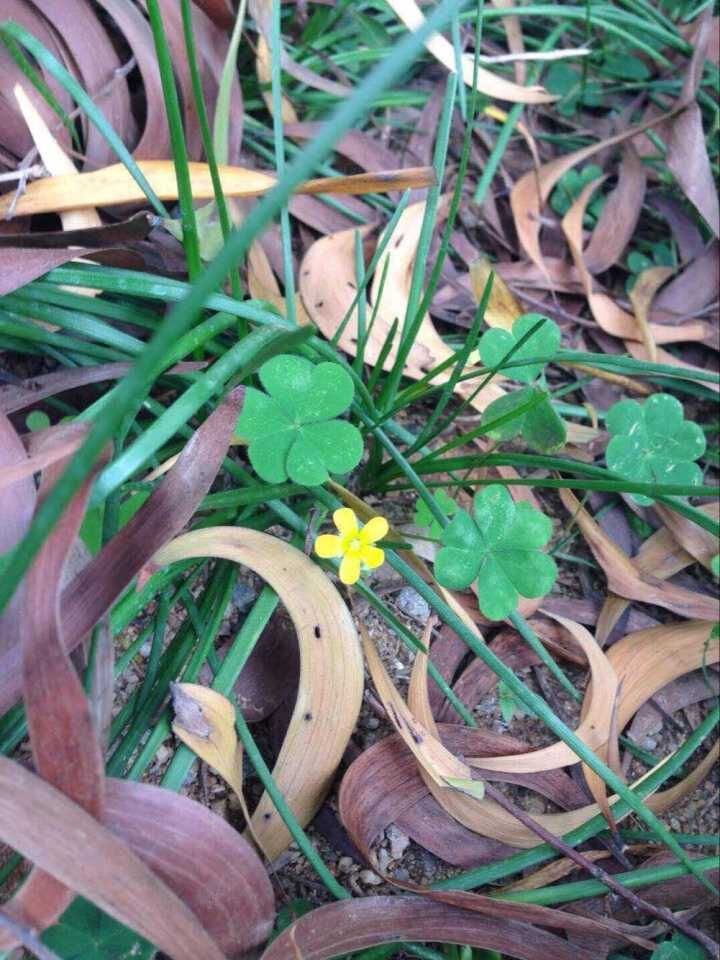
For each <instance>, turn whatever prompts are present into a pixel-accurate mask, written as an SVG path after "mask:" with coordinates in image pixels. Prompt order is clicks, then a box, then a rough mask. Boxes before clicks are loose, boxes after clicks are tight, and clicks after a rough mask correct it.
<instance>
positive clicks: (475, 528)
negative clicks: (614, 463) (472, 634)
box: [435, 484, 557, 620]
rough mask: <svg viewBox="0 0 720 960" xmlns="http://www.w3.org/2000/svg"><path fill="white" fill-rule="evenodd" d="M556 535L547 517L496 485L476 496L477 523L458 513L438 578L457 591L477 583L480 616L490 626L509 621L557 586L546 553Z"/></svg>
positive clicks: (447, 535) (445, 541)
mask: <svg viewBox="0 0 720 960" xmlns="http://www.w3.org/2000/svg"><path fill="white" fill-rule="evenodd" d="M551 533H552V524H551V522H550V519H549V518H548V517H546V516H545V514H543V513H540V511H539V510H536V509H535V508H534V507H532V506H531V505H530V504H529V503H525V502H524V501H521V502H520V503H515V501H514V500H513V499H512V497H511V496H510V494H509V493H508V491H507V489H506V488H505V487H503V486H501V485H500V484H491V485H490V486H487V487H484V488H483V489H482V490H481V491H480V492H479V493H476V494H475V497H474V499H473V516H472V517H471V516H470V515H469V514H468V513H466V512H465V511H464V510H460V509H458V512H457V513H456V514H455V516H454V517H453V518H452V520H451V521H450V523H449V524H448V525H447V527H446V528H445V529H444V530H443V532H442V537H441V540H442V542H443V544H444V546H443V547H442V549H441V550H440V551H439V552H438V555H437V558H436V560H435V576H436V578H437V581H438V583H440V584H442V585H443V586H444V587H448V588H449V589H451V590H464V589H465V588H466V587H469V586H470V584H471V583H472V582H473V581H474V580H476V581H477V587H476V589H477V594H478V600H479V604H480V610H481V611H482V612H483V614H484V615H485V616H486V617H487V618H488V619H489V620H503V619H504V618H505V617H507V616H508V615H509V614H510V613H512V612H513V610H515V609H516V607H517V603H518V598H519V597H542V596H544V595H545V594H546V593H547V592H548V591H549V590H550V589H551V588H552V585H553V584H554V583H555V577H556V576H557V568H556V566H555V561H554V560H553V559H552V557H549V556H548V555H547V554H546V553H542V552H541V550H540V548H541V547H544V546H545V544H546V543H547V542H548V540H549V539H550V535H551Z"/></svg>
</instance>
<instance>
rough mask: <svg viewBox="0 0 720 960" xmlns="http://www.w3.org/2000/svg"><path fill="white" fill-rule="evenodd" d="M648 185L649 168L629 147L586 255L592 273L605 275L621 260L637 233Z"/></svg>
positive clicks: (624, 147) (623, 156) (629, 146)
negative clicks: (646, 167) (636, 229)
mask: <svg viewBox="0 0 720 960" xmlns="http://www.w3.org/2000/svg"><path fill="white" fill-rule="evenodd" d="M646 186H647V175H646V172H645V167H644V166H643V164H642V161H641V160H640V157H639V156H638V154H637V151H636V150H635V149H634V147H633V146H632V144H631V143H629V144H625V145H624V146H623V151H622V161H621V163H620V168H619V170H618V182H617V186H616V187H615V189H614V190H613V191H612V192H611V193H609V194H608V196H607V197H606V198H605V202H604V204H603V207H602V210H601V211H600V216H599V217H598V222H597V224H596V226H595V229H594V230H593V232H592V236H591V237H590V241H589V243H588V245H587V247H586V248H585V252H584V254H583V257H584V260H585V264H586V266H587V268H588V270H589V271H590V273H593V274H595V273H604V272H605V270H609V269H610V267H612V266H613V264H615V263H617V262H618V261H619V259H620V257H621V256H622V254H623V253H624V251H625V249H626V248H627V246H628V244H629V243H630V241H631V240H632V237H633V234H634V233H635V227H636V226H637V223H638V220H639V218H640V211H641V210H642V205H643V201H644V199H645V189H646Z"/></svg>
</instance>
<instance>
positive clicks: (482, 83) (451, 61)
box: [388, 0, 557, 103]
mask: <svg viewBox="0 0 720 960" xmlns="http://www.w3.org/2000/svg"><path fill="white" fill-rule="evenodd" d="M388 4H389V6H390V7H391V8H392V9H393V11H394V12H395V14H396V15H397V16H398V17H399V18H400V20H402V22H403V23H404V24H405V26H406V27H407V28H408V30H411V31H416V30H418V29H419V28H420V27H422V25H423V24H424V22H425V18H424V16H423V15H422V13H421V11H420V7H419V6H418V5H417V4H416V3H415V0H388ZM425 47H426V49H427V50H428V51H429V52H430V53H431V54H432V55H433V56H434V57H435V59H436V60H438V61H439V62H440V63H441V64H442V65H443V66H444V67H445V68H446V69H447V70H449V71H450V73H456V71H457V63H456V59H455V51H454V49H453V46H452V44H451V43H450V41H449V40H446V39H445V37H442V36H441V35H440V34H438V33H434V34H432V35H431V36H430V37H429V38H428V39H427V40H426V41H425ZM461 70H462V80H463V82H464V83H466V84H467V85H468V86H469V87H472V85H473V72H474V58H473V55H472V54H471V53H463V54H462V64H461ZM476 86H477V89H478V91H479V92H480V93H484V94H485V95H486V96H488V97H492V98H493V99H496V100H509V101H510V102H511V103H551V102H552V101H553V100H555V99H557V98H556V97H554V96H553V95H552V94H551V93H548V92H547V90H545V89H544V88H543V87H537V86H536V87H521V86H519V85H518V84H516V83H512V82H511V81H510V80H505V79H504V78H503V77H498V76H496V75H495V74H494V73H491V72H490V71H489V70H486V69H485V68H484V67H478V69H477V84H476Z"/></svg>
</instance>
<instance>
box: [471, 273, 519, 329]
mask: <svg viewBox="0 0 720 960" xmlns="http://www.w3.org/2000/svg"><path fill="white" fill-rule="evenodd" d="M491 275H492V277H493V284H492V288H491V290H490V298H489V300H488V303H487V306H486V308H485V313H484V315H483V319H484V321H485V323H487V325H488V326H489V327H502V329H503V330H512V325H513V323H515V321H516V320H517V318H518V317H519V316H521V315H522V314H523V313H524V312H525V311H524V310H523V308H522V307H521V306H520V304H519V303H518V301H517V300H516V299H515V296H514V294H513V292H512V291H511V290H510V287H508V285H507V284H506V283H505V281H504V280H503V279H502V277H501V276H499V275H498V274H497V273H496V272H495V271H494V267H493V264H492V263H491V262H490V260H488V258H487V257H480V259H479V260H476V261H475V262H474V263H471V264H470V290H471V292H472V295H473V299H474V300H475V303H480V301H481V300H482V297H483V294H484V292H485V286H486V284H487V282H488V280H489V279H490V276H491Z"/></svg>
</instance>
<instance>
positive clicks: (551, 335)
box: [478, 313, 560, 383]
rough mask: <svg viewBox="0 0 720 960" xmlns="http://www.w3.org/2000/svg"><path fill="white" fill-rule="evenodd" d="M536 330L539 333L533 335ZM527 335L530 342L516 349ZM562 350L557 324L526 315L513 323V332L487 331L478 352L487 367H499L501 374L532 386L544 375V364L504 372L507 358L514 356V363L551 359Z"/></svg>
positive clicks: (494, 329)
mask: <svg viewBox="0 0 720 960" xmlns="http://www.w3.org/2000/svg"><path fill="white" fill-rule="evenodd" d="M538 324H539V326H538ZM534 327H537V329H536V330H535V331H534V332H533V333H530V331H531V330H533V328H534ZM528 333H529V334H530V336H529V337H528V338H527V340H525V341H524V342H523V343H522V345H521V346H519V347H517V349H515V348H516V346H517V344H518V342H519V341H521V340H522V338H523V337H524V336H525V335H526V334H528ZM559 346H560V328H559V327H558V325H557V324H556V323H555V322H554V320H550V319H548V318H547V317H543V316H542V315H541V314H539V313H524V314H523V315H522V316H521V317H518V318H517V320H516V321H515V322H514V323H513V325H512V330H504V329H503V328H502V327H492V328H491V329H490V330H486V331H485V333H484V334H483V335H482V337H480V342H479V343H478V350H479V351H480V357H481V359H482V362H483V364H484V365H485V366H486V367H499V368H500V371H501V372H502V373H504V374H506V375H507V376H508V377H510V378H511V379H513V380H519V381H520V382H521V383H532V382H533V381H534V380H537V378H538V377H539V376H540V374H541V373H542V372H543V369H544V367H545V364H544V363H528V364H526V365H524V366H518V367H507V368H503V367H501V364H502V363H503V361H504V360H505V359H506V358H508V354H510V353H511V352H512V355H511V356H510V357H509V358H508V362H510V361H512V362H513V363H515V362H517V361H518V360H524V359H525V358H528V359H529V358H530V357H545V356H550V355H552V354H554V353H556V352H557V350H558V348H559Z"/></svg>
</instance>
